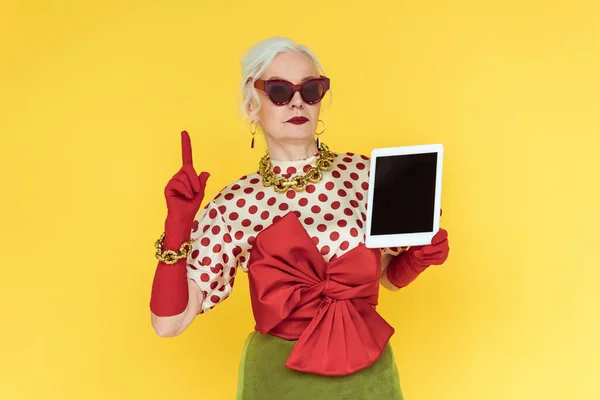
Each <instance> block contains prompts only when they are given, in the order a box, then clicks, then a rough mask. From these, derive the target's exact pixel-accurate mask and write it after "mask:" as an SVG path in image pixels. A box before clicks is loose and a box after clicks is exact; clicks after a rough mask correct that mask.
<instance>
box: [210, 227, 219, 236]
mask: <svg viewBox="0 0 600 400" xmlns="http://www.w3.org/2000/svg"><path fill="white" fill-rule="evenodd" d="M210 231H211V232H212V234H213V235H218V234H219V232H221V227H220V226H219V225H215V226H213V227H212V229H211V230H210Z"/></svg>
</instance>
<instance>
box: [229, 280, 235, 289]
mask: <svg viewBox="0 0 600 400" xmlns="http://www.w3.org/2000/svg"><path fill="white" fill-rule="evenodd" d="M234 283H235V278H231V279H230V280H229V286H231V287H233V284H234Z"/></svg>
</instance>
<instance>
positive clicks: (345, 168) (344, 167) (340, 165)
mask: <svg viewBox="0 0 600 400" xmlns="http://www.w3.org/2000/svg"><path fill="white" fill-rule="evenodd" d="M337 167H338V168H339V169H341V170H342V171H345V170H347V169H348V167H346V166H345V165H344V164H338V165H337Z"/></svg>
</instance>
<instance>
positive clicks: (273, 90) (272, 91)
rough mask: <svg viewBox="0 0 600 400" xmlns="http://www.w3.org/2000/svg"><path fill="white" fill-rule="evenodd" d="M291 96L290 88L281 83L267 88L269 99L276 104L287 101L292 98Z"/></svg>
mask: <svg viewBox="0 0 600 400" xmlns="http://www.w3.org/2000/svg"><path fill="white" fill-rule="evenodd" d="M291 95H292V88H291V87H289V86H287V85H285V84H282V83H276V84H274V85H271V87H270V88H269V97H270V98H271V100H272V101H273V103H276V104H282V103H285V102H287V101H289V100H290V97H292V96H291Z"/></svg>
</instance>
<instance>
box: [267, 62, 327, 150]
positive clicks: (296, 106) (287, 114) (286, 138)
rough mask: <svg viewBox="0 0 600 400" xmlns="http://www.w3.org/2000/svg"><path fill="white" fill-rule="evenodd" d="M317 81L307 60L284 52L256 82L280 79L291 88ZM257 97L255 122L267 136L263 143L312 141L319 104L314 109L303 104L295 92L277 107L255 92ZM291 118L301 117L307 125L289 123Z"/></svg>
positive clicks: (314, 68)
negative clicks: (259, 103) (290, 85)
mask: <svg viewBox="0 0 600 400" xmlns="http://www.w3.org/2000/svg"><path fill="white" fill-rule="evenodd" d="M317 77H319V71H318V70H317V68H316V66H315V64H314V63H313V61H312V60H311V59H310V57H308V56H307V55H305V54H303V53H300V52H284V53H279V54H278V55H277V56H276V57H275V58H274V60H273V62H272V63H271V65H270V66H269V68H267V70H266V71H265V72H264V73H263V75H262V76H261V77H260V79H264V80H269V79H272V78H280V79H284V80H287V81H289V82H291V83H294V84H301V83H302V82H304V81H305V80H307V79H309V78H317ZM258 95H259V96H260V100H261V108H260V110H259V112H258V113H257V115H256V122H257V123H258V124H260V126H261V128H262V130H263V132H264V133H265V135H266V136H267V138H266V139H267V142H269V141H276V142H280V143H286V142H287V143H290V142H292V143H299V142H310V141H312V140H313V137H314V134H315V132H316V130H317V124H318V120H319V112H320V110H321V102H319V103H317V104H314V105H310V104H307V103H305V102H304V100H303V99H302V97H301V96H300V92H296V93H294V97H293V98H292V100H291V101H290V102H289V103H287V104H285V105H282V106H278V105H275V104H273V102H271V100H270V99H269V96H268V95H267V94H266V93H265V92H263V91H262V90H258ZM293 117H305V118H306V119H308V121H306V122H304V123H301V124H294V123H292V122H289V120H290V119H291V118H293Z"/></svg>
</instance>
